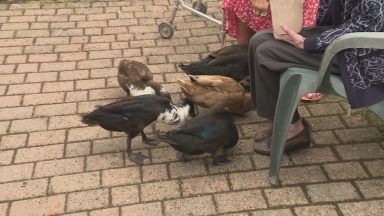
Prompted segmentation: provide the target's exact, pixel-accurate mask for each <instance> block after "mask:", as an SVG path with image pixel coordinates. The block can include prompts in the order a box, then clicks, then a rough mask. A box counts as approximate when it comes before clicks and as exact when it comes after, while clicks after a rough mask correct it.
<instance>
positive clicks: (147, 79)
mask: <svg viewBox="0 0 384 216" xmlns="http://www.w3.org/2000/svg"><path fill="white" fill-rule="evenodd" d="M117 81H118V83H119V85H120V87H121V88H122V89H123V90H124V91H125V92H127V95H128V96H139V95H145V94H152V95H163V96H166V97H168V98H170V94H169V92H168V91H167V90H166V89H165V88H164V87H163V86H162V85H161V84H160V83H158V82H156V81H154V80H153V74H152V73H151V71H150V70H149V68H148V67H147V66H146V65H145V64H143V63H141V62H138V61H133V60H129V59H123V60H121V61H120V63H119V67H118V74H117Z"/></svg>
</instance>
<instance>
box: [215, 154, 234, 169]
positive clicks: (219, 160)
mask: <svg viewBox="0 0 384 216" xmlns="http://www.w3.org/2000/svg"><path fill="white" fill-rule="evenodd" d="M212 159H213V164H214V165H215V166H223V165H227V164H230V163H232V161H231V160H229V159H228V158H227V154H226V153H224V155H221V156H218V155H216V154H212Z"/></svg>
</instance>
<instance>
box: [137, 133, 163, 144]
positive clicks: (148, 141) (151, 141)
mask: <svg viewBox="0 0 384 216" xmlns="http://www.w3.org/2000/svg"><path fill="white" fill-rule="evenodd" d="M141 138H142V140H143V143H145V144H148V145H152V146H157V145H159V143H160V141H159V140H158V139H156V138H148V137H147V135H145V133H144V131H141Z"/></svg>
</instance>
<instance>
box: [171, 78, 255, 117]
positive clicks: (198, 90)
mask: <svg viewBox="0 0 384 216" xmlns="http://www.w3.org/2000/svg"><path fill="white" fill-rule="evenodd" d="M188 76H189V80H183V79H179V80H178V83H179V85H180V88H181V91H182V92H183V94H184V95H185V97H186V98H187V99H188V100H189V101H190V102H192V103H193V104H196V105H197V106H201V107H204V108H208V109H209V111H215V112H229V113H234V114H244V113H246V112H248V111H250V110H251V108H252V103H251V94H250V93H249V92H245V90H244V88H243V87H242V86H241V85H240V84H239V83H238V82H236V81H235V80H234V79H232V78H230V77H225V76H219V75H188Z"/></svg>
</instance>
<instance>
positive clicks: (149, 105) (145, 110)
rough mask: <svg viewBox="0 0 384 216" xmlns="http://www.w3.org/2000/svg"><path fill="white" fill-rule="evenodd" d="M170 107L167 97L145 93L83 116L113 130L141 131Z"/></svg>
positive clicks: (86, 120) (91, 122) (86, 119)
mask: <svg viewBox="0 0 384 216" xmlns="http://www.w3.org/2000/svg"><path fill="white" fill-rule="evenodd" d="M167 108H170V101H169V100H168V99H167V98H166V97H161V96H155V95H143V96H137V97H128V98H125V99H123V100H119V101H116V102H113V103H110V104H107V105H104V106H101V107H99V108H97V109H96V110H94V111H93V112H91V113H89V114H88V115H85V116H84V117H83V122H84V123H87V124H98V125H100V126H101V127H103V128H104V129H107V130H113V131H130V130H132V129H138V130H139V131H141V130H142V129H143V128H144V127H145V126H147V125H149V124H150V123H152V122H153V121H155V120H156V119H157V117H158V116H159V114H160V113H161V112H163V111H164V110H165V109H167Z"/></svg>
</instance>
